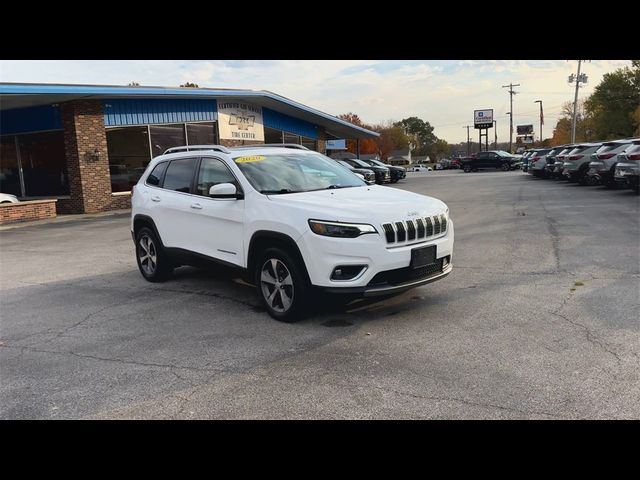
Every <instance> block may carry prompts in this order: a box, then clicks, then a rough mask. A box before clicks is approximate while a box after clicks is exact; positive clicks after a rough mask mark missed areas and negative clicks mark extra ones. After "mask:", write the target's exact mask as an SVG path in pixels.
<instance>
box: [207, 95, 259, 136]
mask: <svg viewBox="0 0 640 480" xmlns="http://www.w3.org/2000/svg"><path fill="white" fill-rule="evenodd" d="M218 129H219V131H220V138H221V139H224V140H258V141H261V142H264V126H263V124H262V107H258V106H256V105H251V104H250V103H244V102H221V101H218Z"/></svg>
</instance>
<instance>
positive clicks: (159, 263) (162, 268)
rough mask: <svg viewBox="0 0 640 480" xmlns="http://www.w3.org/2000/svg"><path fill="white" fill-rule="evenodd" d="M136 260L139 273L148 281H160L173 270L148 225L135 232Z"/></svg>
mask: <svg viewBox="0 0 640 480" xmlns="http://www.w3.org/2000/svg"><path fill="white" fill-rule="evenodd" d="M136 260H137V262H138V268H139V269H140V273H141V274H142V276H143V277H144V278H145V280H148V281H149V282H162V281H164V280H166V279H167V278H168V277H169V276H170V275H171V273H172V272H173V267H172V265H171V262H170V260H169V258H168V257H167V254H166V252H165V251H164V248H162V244H161V243H160V240H159V239H158V237H157V236H156V234H155V233H154V232H153V230H151V229H150V228H148V227H143V228H141V229H140V230H139V231H138V233H136Z"/></svg>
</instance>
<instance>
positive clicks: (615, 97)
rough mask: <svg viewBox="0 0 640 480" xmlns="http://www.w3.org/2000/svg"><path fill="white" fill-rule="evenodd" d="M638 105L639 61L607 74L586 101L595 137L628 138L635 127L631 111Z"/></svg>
mask: <svg viewBox="0 0 640 480" xmlns="http://www.w3.org/2000/svg"><path fill="white" fill-rule="evenodd" d="M639 105H640V61H638V60H634V61H633V62H632V67H631V68H629V67H625V68H620V69H618V70H616V71H614V72H611V73H606V74H605V75H604V77H603V78H602V81H601V82H600V83H599V84H598V85H597V86H596V88H595V89H594V91H593V93H592V94H591V95H590V96H589V98H587V99H586V101H585V110H586V113H587V116H588V117H589V120H590V127H591V129H592V130H593V134H594V136H595V137H597V138H599V139H602V140H610V139H615V138H623V137H630V136H632V135H633V134H634V131H635V130H636V128H637V127H638V123H637V121H636V120H635V119H634V112H635V111H636V109H637V108H638V106H639Z"/></svg>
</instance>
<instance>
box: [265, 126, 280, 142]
mask: <svg viewBox="0 0 640 480" xmlns="http://www.w3.org/2000/svg"><path fill="white" fill-rule="evenodd" d="M264 143H283V142H282V130H276V129H275V128H269V127H264Z"/></svg>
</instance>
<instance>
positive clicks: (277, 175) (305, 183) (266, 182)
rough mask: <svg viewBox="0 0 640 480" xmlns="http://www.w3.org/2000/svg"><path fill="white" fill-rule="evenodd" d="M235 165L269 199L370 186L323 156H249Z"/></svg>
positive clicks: (242, 158)
mask: <svg viewBox="0 0 640 480" xmlns="http://www.w3.org/2000/svg"><path fill="white" fill-rule="evenodd" d="M233 161H234V162H235V163H236V165H237V166H238V168H239V169H240V171H241V172H242V174H243V175H244V176H245V177H246V179H247V180H248V181H249V183H250V184H251V186H252V187H253V188H255V189H256V190H257V191H259V192H260V193H263V194H265V195H277V194H285V193H297V192H309V191H311V190H324V189H329V188H347V187H361V186H366V183H365V182H364V180H362V179H360V177H358V176H357V175H355V174H353V173H351V172H350V171H349V170H347V169H345V168H344V167H341V166H340V165H338V164H337V163H336V162H335V161H334V160H331V159H329V158H328V157H325V156H324V155H321V154H319V153H300V152H292V153H291V154H265V155H251V156H248V155H247V156H239V157H236V158H234V159H233Z"/></svg>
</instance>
